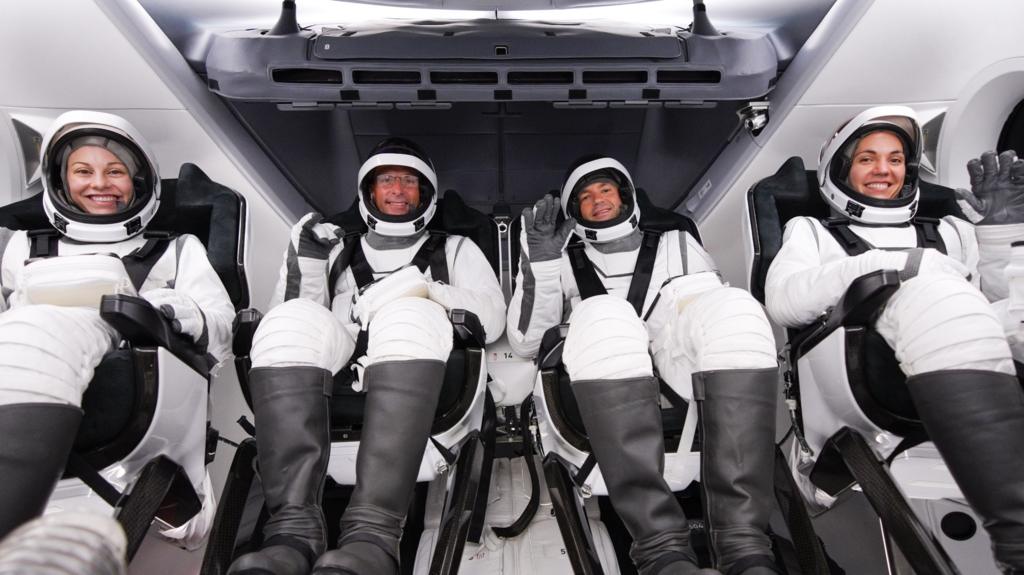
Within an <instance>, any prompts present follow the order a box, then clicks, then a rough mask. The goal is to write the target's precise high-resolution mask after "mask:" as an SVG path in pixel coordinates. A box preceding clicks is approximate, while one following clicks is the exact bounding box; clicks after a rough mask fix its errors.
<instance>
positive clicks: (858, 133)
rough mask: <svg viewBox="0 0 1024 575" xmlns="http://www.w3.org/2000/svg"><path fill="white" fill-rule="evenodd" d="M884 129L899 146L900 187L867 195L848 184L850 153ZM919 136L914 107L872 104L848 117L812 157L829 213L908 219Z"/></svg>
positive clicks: (884, 220) (914, 199)
mask: <svg viewBox="0 0 1024 575" xmlns="http://www.w3.org/2000/svg"><path fill="white" fill-rule="evenodd" d="M878 131H885V132H889V133H891V134H893V135H894V136H896V137H897V138H898V139H899V140H900V142H901V143H902V144H903V156H904V170H905V174H904V177H903V185H902V187H901V188H900V189H899V190H898V191H897V192H896V193H895V195H894V196H892V197H891V198H885V199H882V198H877V197H871V196H868V195H866V194H864V193H861V192H859V191H858V190H857V189H856V187H855V186H853V185H851V183H850V170H851V167H852V166H853V160H854V158H853V155H854V151H855V150H856V149H857V145H858V144H859V143H860V141H861V140H862V139H863V138H865V137H867V136H868V135H870V134H872V133H875V132H878ZM922 139H923V135H922V132H921V125H920V123H919V122H918V120H917V116H916V114H915V113H914V111H913V110H912V109H910V108H908V107H906V106H878V107H875V108H870V109H867V110H865V111H863V112H861V113H860V114H858V115H856V116H854V117H853V118H852V119H851V120H850V121H848V122H847V123H846V124H844V125H843V126H841V127H840V128H839V130H838V131H836V133H835V134H833V135H832V137H831V138H829V139H828V140H827V141H826V142H825V145H824V146H822V148H821V155H820V156H819V159H818V187H819V189H820V191H821V195H822V197H823V198H824V199H825V201H826V202H827V203H828V204H829V206H831V207H832V209H833V211H835V212H836V213H838V214H841V215H843V216H844V217H847V218H849V219H851V220H853V221H855V222H858V223H862V224H869V225H893V224H902V223H905V222H908V221H910V219H911V218H913V217H914V214H915V213H916V211H917V205H918V198H919V196H920V191H919V189H918V169H919V166H920V162H921V147H922V143H921V142H922Z"/></svg>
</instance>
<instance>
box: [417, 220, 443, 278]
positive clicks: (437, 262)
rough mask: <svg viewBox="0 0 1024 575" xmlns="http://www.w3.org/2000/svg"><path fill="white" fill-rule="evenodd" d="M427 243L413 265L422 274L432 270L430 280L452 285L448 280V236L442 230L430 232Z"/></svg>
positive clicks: (421, 248)
mask: <svg viewBox="0 0 1024 575" xmlns="http://www.w3.org/2000/svg"><path fill="white" fill-rule="evenodd" d="M429 233H430V235H429V236H428V237H427V241H425V242H423V245H422V246H420V249H419V250H418V251H417V252H416V255H415V256H413V258H412V263H413V265H415V266H416V267H418V268H419V269H420V271H421V272H425V271H427V267H429V268H430V278H431V279H432V280H434V281H438V282H441V283H450V281H449V278H448V260H447V258H446V257H445V251H444V246H445V243H446V242H447V241H448V234H447V233H445V232H444V231H441V230H430V232H429Z"/></svg>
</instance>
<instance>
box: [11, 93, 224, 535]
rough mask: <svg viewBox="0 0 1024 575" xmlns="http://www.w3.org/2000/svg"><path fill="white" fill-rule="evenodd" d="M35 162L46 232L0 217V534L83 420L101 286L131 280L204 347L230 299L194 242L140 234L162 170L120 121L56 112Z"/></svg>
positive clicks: (102, 328)
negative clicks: (7, 225)
mask: <svg viewBox="0 0 1024 575" xmlns="http://www.w3.org/2000/svg"><path fill="white" fill-rule="evenodd" d="M41 171H42V175H43V188H44V192H43V194H42V202H43V208H44V211H45V212H46V215H47V217H48V219H49V221H50V223H51V224H52V225H53V231H52V232H51V233H50V234H46V233H43V234H41V235H39V234H34V235H32V236H30V235H29V234H28V233H27V232H25V231H16V232H12V231H10V230H7V229H2V228H0V293H2V297H0V437H3V441H0V477H2V478H3V481H4V489H2V490H0V537H2V536H3V535H5V534H7V533H8V532H9V531H11V530H12V529H14V528H15V527H17V526H18V525H20V524H22V523H24V522H26V521H28V520H29V519H31V518H32V517H33V516H35V515H37V514H39V513H40V512H42V510H43V507H44V506H45V504H46V501H47V499H48V498H49V495H50V492H51V491H52V490H53V487H54V486H55V485H56V483H57V480H58V479H59V478H60V476H61V473H62V471H63V469H64V463H65V461H66V459H67V457H68V453H69V452H70V450H71V446H72V443H73V440H74V438H75V435H76V433H77V430H78V425H79V422H80V421H81V419H82V410H81V408H80V405H81V402H82V394H83V392H84V391H85V389H86V387H87V386H88V384H89V382H90V381H91V380H92V377H93V371H94V369H95V367H96V366H97V365H98V364H99V363H100V360H101V359H102V357H103V355H104V354H106V353H107V352H109V351H112V350H113V349H115V348H116V347H117V346H118V344H119V343H120V340H121V338H120V336H119V335H118V333H117V332H116V331H115V330H114V328H113V327H111V326H110V325H109V324H107V322H105V321H104V320H103V319H101V318H100V315H99V311H98V308H99V300H100V296H101V295H103V294H109V293H128V294H136V293H138V294H139V295H141V296H142V297H144V298H146V299H147V300H149V301H150V303H152V304H153V305H154V306H155V307H156V308H157V309H159V310H160V311H161V312H162V313H163V314H164V315H165V316H167V318H168V319H169V320H170V321H171V322H172V326H173V328H174V330H175V331H177V332H179V333H181V334H183V335H185V336H186V337H187V338H189V339H191V340H192V341H194V342H195V343H196V344H197V345H198V346H199V347H200V348H205V349H206V351H207V352H209V353H210V354H212V355H213V356H214V357H215V358H218V359H222V358H225V357H227V355H228V354H229V353H230V351H229V345H230V340H231V321H232V318H233V317H234V308H233V307H232V305H231V299H230V298H229V296H228V294H227V291H226V290H225V289H224V286H223V284H221V281H220V279H219V278H218V277H217V274H216V272H214V270H213V267H212V266H211V265H210V262H209V260H208V259H207V257H206V251H205V249H204V248H203V244H202V243H201V242H200V241H199V240H198V239H197V238H195V237H194V236H191V235H182V236H180V237H177V238H175V239H173V240H163V241H160V240H153V239H147V238H145V237H143V234H142V232H143V231H144V230H145V229H146V225H147V224H148V223H149V221H150V220H151V219H152V218H153V216H154V214H156V211H157V208H158V207H159V205H160V175H159V172H158V170H157V164H156V160H155V156H154V155H153V154H152V153H151V152H150V150H149V148H148V147H147V145H146V142H145V141H144V140H143V139H142V137H141V136H140V135H139V134H138V132H137V131H136V130H135V128H134V127H133V126H131V124H129V123H128V122H127V121H125V120H124V119H123V118H120V117H118V116H114V115H111V114H104V113H99V112H87V111H74V112H68V113H65V114H62V115H61V116H60V117H58V118H57V120H56V121H55V123H54V125H53V127H52V128H51V129H50V130H49V132H47V134H46V136H45V137H44V138H43V142H42V166H41ZM161 250H162V251H161ZM144 253H145V254H148V255H146V256H145V257H144V256H143V254H144ZM140 266H142V267H140ZM131 270H135V271H139V273H138V274H137V276H138V277H137V279H136V281H138V283H139V285H136V284H135V283H133V280H132V276H131V275H129V274H130V271H131ZM140 270H141V271H140ZM206 495H212V494H206ZM210 513H212V509H211V510H210Z"/></svg>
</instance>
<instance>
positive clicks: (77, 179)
mask: <svg viewBox="0 0 1024 575" xmlns="http://www.w3.org/2000/svg"><path fill="white" fill-rule="evenodd" d="M65 179H66V181H67V186H68V195H69V196H70V199H71V201H72V203H74V204H75V205H76V206H78V207H79V208H80V209H81V210H82V211H84V212H85V213H87V214H116V213H118V212H120V211H122V210H124V209H125V208H126V207H127V206H128V204H130V203H131V201H132V198H133V197H134V196H135V190H134V188H133V187H132V178H131V175H130V174H129V173H128V168H127V166H125V165H124V164H123V163H122V162H121V160H119V159H118V158H117V156H115V155H114V154H113V153H111V152H110V151H109V150H107V149H106V148H100V147H98V146H83V147H81V148H78V149H77V150H75V151H74V152H72V153H71V155H70V156H68V173H67V174H66V175H65Z"/></svg>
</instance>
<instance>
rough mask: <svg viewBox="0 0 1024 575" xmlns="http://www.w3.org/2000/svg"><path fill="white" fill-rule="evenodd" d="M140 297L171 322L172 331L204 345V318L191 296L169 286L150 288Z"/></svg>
mask: <svg viewBox="0 0 1024 575" xmlns="http://www.w3.org/2000/svg"><path fill="white" fill-rule="evenodd" d="M142 297H144V298H145V299H146V301H148V302H149V303H151V304H153V307H155V308H156V309H158V310H159V311H160V313H161V314H163V316H164V317H166V318H167V320H168V321H170V322H171V329H172V330H174V333H180V334H182V335H184V336H187V337H188V338H190V339H191V340H192V341H194V342H196V343H197V344H200V345H205V343H206V341H205V340H206V318H204V317H203V312H202V311H200V310H199V306H198V305H196V302H195V301H194V300H193V299H192V298H190V297H188V296H187V295H185V294H183V293H180V292H178V291H176V290H173V289H170V288H159V289H155V290H150V291H147V292H144V293H143V294H142Z"/></svg>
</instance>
